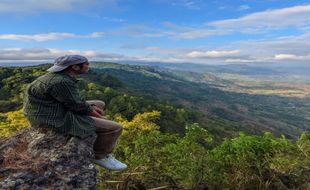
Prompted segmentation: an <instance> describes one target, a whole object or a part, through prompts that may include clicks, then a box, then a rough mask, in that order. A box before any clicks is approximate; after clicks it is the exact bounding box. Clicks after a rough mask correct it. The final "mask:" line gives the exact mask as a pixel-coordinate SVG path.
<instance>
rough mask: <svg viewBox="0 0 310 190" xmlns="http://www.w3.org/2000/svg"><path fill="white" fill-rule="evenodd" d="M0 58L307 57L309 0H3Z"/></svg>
mask: <svg viewBox="0 0 310 190" xmlns="http://www.w3.org/2000/svg"><path fill="white" fill-rule="evenodd" d="M0 27H1V29H0V65H1V64H4V63H6V64H7V63H9V62H23V63H32V62H52V61H53V60H54V59H55V58H57V57H59V56H62V55H66V54H80V55H84V56H86V57H87V58H89V59H90V60H91V61H113V62H118V61H119V62H124V61H148V62H172V63H199V64H235V63H237V64H239V63H244V64H288V63H289V64H296V65H298V64H305V63H306V64H308V63H309V64H310V0H233V1H232V0H140V1H138V0H88V1H85V0H0Z"/></svg>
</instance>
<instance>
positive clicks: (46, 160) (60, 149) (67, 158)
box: [0, 128, 97, 190]
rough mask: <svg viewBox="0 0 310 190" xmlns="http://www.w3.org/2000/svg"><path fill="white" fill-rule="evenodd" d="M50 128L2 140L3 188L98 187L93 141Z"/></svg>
mask: <svg viewBox="0 0 310 190" xmlns="http://www.w3.org/2000/svg"><path fill="white" fill-rule="evenodd" d="M94 141H95V136H90V137H87V138H85V139H79V138H77V137H68V136H64V135H62V134H59V133H56V132H54V131H52V130H51V129H47V128H40V129H35V128H30V129H26V130H23V131H21V132H19V133H18V134H16V135H15V136H13V137H10V138H6V139H1V140H0V189H31V190H36V189H96V175H97V173H96V168H95V165H94V164H93V163H92V160H93V158H94V154H93V143H94Z"/></svg>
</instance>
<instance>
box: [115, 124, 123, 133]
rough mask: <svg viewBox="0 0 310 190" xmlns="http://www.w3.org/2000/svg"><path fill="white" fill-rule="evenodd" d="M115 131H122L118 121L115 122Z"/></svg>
mask: <svg viewBox="0 0 310 190" xmlns="http://www.w3.org/2000/svg"><path fill="white" fill-rule="evenodd" d="M115 131H117V132H119V133H122V131H123V126H122V125H120V124H119V123H117V125H116V127H115Z"/></svg>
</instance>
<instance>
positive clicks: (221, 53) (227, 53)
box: [187, 50, 240, 58]
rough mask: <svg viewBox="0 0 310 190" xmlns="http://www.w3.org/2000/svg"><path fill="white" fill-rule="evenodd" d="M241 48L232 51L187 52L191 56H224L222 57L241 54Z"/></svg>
mask: <svg viewBox="0 0 310 190" xmlns="http://www.w3.org/2000/svg"><path fill="white" fill-rule="evenodd" d="M239 55H240V51H239V50H230V51H215V50H213V51H192V52H190V53H188V54H187V56H188V57H190V58H222V57H233V56H239Z"/></svg>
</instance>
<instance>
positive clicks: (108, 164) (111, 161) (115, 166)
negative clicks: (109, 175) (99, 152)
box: [94, 154, 127, 170]
mask: <svg viewBox="0 0 310 190" xmlns="http://www.w3.org/2000/svg"><path fill="white" fill-rule="evenodd" d="M94 163H95V164H98V165H99V166H101V167H104V168H106V169H109V170H124V169H126V168H127V165H126V164H124V163H122V162H120V161H118V160H116V158H115V157H114V156H113V155H112V154H108V155H107V156H106V157H104V158H102V159H100V160H94Z"/></svg>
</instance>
